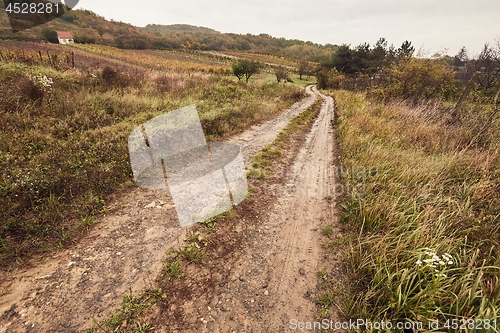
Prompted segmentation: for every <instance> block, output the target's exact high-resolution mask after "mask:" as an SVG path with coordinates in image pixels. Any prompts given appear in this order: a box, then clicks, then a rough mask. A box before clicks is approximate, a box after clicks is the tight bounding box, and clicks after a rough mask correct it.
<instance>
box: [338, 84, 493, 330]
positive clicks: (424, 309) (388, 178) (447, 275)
mask: <svg viewBox="0 0 500 333" xmlns="http://www.w3.org/2000/svg"><path fill="white" fill-rule="evenodd" d="M334 96H335V99H336V102H337V115H338V118H337V119H336V124H335V126H336V128H337V135H338V144H339V147H340V150H341V156H340V163H341V166H339V170H340V172H338V174H339V177H340V181H341V184H342V185H343V187H342V188H344V189H347V190H346V191H344V195H343V197H342V200H341V203H340V206H341V208H340V209H341V214H342V223H343V226H344V228H345V229H346V231H347V235H348V236H346V239H344V243H345V244H347V246H346V250H345V253H344V261H345V264H346V269H347V272H348V274H349V277H350V279H351V281H352V284H351V285H350V287H349V288H348V289H349V290H348V291H347V296H348V297H345V298H344V299H345V300H347V301H348V303H347V304H345V306H344V307H343V310H344V314H345V316H346V318H363V319H367V320H371V321H381V320H385V321H393V322H395V321H397V320H401V321H421V322H423V323H424V327H423V330H426V329H428V326H427V322H431V321H435V320H438V321H439V324H440V330H441V331H453V328H454V326H453V325H456V324H458V325H459V326H460V327H459V328H464V327H466V328H467V329H469V331H473V330H474V329H477V330H476V331H491V332H493V331H496V332H498V331H499V330H500V322H499V321H498V319H497V318H499V317H500V281H499V278H500V258H499V250H500V248H499V241H500V233H499V227H500V131H499V129H500V122H499V121H498V118H497V119H496V121H494V122H491V124H492V125H491V126H490V127H489V128H484V126H481V119H489V118H490V116H491V115H494V110H492V109H491V108H488V107H486V106H480V105H470V106H468V107H467V108H464V111H462V114H461V115H460V116H459V118H458V119H450V118H449V117H448V112H447V109H446V108H445V107H444V106H443V105H440V104H432V105H426V106H420V107H413V108H410V107H408V106H406V105H404V104H402V103H397V102H393V103H391V104H384V105H382V104H377V103H375V102H371V101H368V100H367V99H366V98H365V97H364V95H362V94H356V93H351V92H346V91H337V92H335V93H334ZM349 300H350V301H349ZM453 319H457V320H458V321H455V322H453V321H452V320H453ZM473 320H475V322H473ZM494 320H496V329H494V328H493V326H494V322H493V321H494ZM464 324H465V326H463V325H464ZM467 325H469V326H467ZM446 326H448V327H446ZM481 327H482V328H483V330H479V328H481ZM455 328H456V327H455Z"/></svg>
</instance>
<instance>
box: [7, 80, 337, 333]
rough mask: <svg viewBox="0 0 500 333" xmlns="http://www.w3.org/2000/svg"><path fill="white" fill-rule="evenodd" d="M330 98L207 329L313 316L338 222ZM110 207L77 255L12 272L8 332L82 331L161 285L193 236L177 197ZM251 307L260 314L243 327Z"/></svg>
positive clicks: (144, 196) (250, 143)
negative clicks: (325, 247) (324, 257)
mask: <svg viewBox="0 0 500 333" xmlns="http://www.w3.org/2000/svg"><path fill="white" fill-rule="evenodd" d="M310 89H311V88H310V87H309V88H308V91H309V93H310V96H309V97H306V98H305V99H304V100H302V101H301V102H298V103H296V104H295V105H294V106H292V107H291V108H290V109H288V110H286V111H285V112H284V113H283V114H282V115H280V116H279V117H278V118H275V119H273V120H271V121H269V122H267V123H265V124H263V125H261V126H255V127H254V128H252V129H250V130H249V131H247V132H245V133H243V134H242V135H239V136H238V137H235V138H234V140H232V141H234V142H236V143H238V144H240V145H241V146H242V150H243V155H244V158H245V160H246V161H248V160H249V158H250V157H251V155H252V154H254V153H256V152H258V151H259V150H260V149H261V148H262V147H263V146H265V145H267V144H269V143H270V142H272V141H273V140H274V138H275V137H276V135H277V134H278V133H279V132H280V131H281V130H282V129H283V128H284V127H285V126H286V124H287V123H288V122H289V121H290V120H291V119H292V118H293V117H295V116H296V115H298V114H299V113H300V112H302V111H303V110H304V109H305V108H307V107H308V106H309V105H311V104H312V103H313V101H314V99H315V95H314V94H313V93H312V92H311V91H310ZM325 100H326V102H325V105H324V107H323V109H322V111H321V114H320V116H319V118H318V120H317V121H316V123H315V125H314V127H313V130H312V132H311V134H310V135H309V137H308V139H307V143H306V146H305V147H304V148H303V149H302V151H301V153H300V154H299V158H298V159H297V161H296V162H295V164H294V166H293V169H291V170H290V172H289V173H287V174H291V175H292V174H293V175H294V176H292V177H290V178H289V179H288V183H287V184H282V186H281V188H280V186H279V185H277V187H276V189H277V190H279V191H282V193H281V192H280V193H281V194H280V195H279V199H278V201H277V202H276V204H274V205H273V206H272V207H269V211H268V214H266V216H265V217H263V219H262V221H261V222H262V225H261V226H259V228H258V229H256V230H255V231H256V232H257V234H258V237H253V238H252V237H250V238H246V239H245V240H244V243H245V244H246V245H247V246H250V245H252V244H250V242H254V243H255V244H253V245H254V246H252V251H248V252H245V253H246V254H245V255H244V256H243V257H241V258H234V260H237V261H236V262H237V264H236V266H235V269H233V270H232V271H231V269H229V271H228V272H230V274H228V275H227V277H228V278H229V280H231V278H236V277H237V279H236V283H227V284H224V283H221V284H220V285H221V286H223V287H220V288H218V289H217V294H214V295H213V296H212V295H206V297H209V298H210V302H211V303H213V308H214V309H213V310H217V309H218V310H220V311H221V315H220V316H219V317H218V319H217V321H215V319H214V320H212V321H210V322H208V321H207V320H205V319H203V320H200V322H201V323H203V324H205V323H204V322H206V324H207V325H206V326H205V325H203V327H206V329H208V330H211V331H216V330H217V331H221V332H231V331H232V330H233V327H234V328H235V329H236V326H238V325H239V326H238V327H239V328H238V330H240V329H241V328H242V327H243V328H245V327H246V328H247V329H249V328H250V327H253V328H252V329H251V330H248V332H260V331H261V330H260V329H259V327H263V328H262V332H275V331H276V332H277V331H282V329H281V328H282V327H285V326H284V325H286V322H287V321H288V320H290V319H291V318H295V317H296V318H297V319H299V320H306V319H307V320H312V319H314V318H313V310H314V304H313V302H311V300H312V299H313V296H312V295H313V294H314V292H315V290H316V285H315V284H316V283H317V279H316V271H317V269H318V266H319V265H320V259H319V253H320V244H321V239H320V233H319V229H318V228H319V227H320V225H326V224H331V223H325V221H326V220H332V221H330V222H333V212H332V207H333V204H332V203H327V202H326V201H325V200H323V198H324V196H325V195H327V194H329V192H330V189H331V187H332V186H333V184H332V182H333V174H331V170H330V169H329V168H330V166H331V164H329V162H331V161H332V158H333V157H332V156H333V155H332V154H333V134H332V127H331V123H330V122H331V120H332V119H333V100H332V99H331V98H325ZM118 196H119V197H118ZM110 202H111V204H110V206H109V207H108V208H109V212H108V213H107V215H106V216H104V217H103V218H102V219H101V221H100V222H99V223H98V224H97V225H96V226H95V227H93V228H92V230H91V231H90V232H89V235H88V236H87V237H85V238H84V239H83V240H82V241H81V242H79V243H78V244H76V245H75V246H74V247H73V248H72V249H71V250H67V251H64V252H59V253H56V254H55V255H54V256H53V257H51V258H47V259H46V260H45V261H44V262H43V263H41V264H38V265H37V266H36V267H33V268H21V269H19V270H17V271H15V272H11V273H8V274H4V275H5V276H3V277H2V281H1V282H0V295H2V296H1V298H0V333H1V332H24V331H26V332H81V331H84V330H85V329H86V328H89V327H90V326H91V325H92V318H102V317H106V316H108V315H109V314H111V313H112V311H113V309H114V308H116V307H117V306H119V304H120V302H121V299H122V296H123V294H124V293H126V292H130V291H132V292H138V291H141V290H144V289H147V288H151V287H152V286H153V283H154V281H153V280H154V278H155V277H156V274H157V272H158V271H160V269H161V266H162V262H161V258H162V257H164V255H165V251H166V249H168V248H170V247H177V246H178V245H180V244H181V243H182V240H183V239H184V237H185V235H186V232H187V230H182V229H181V228H179V227H178V226H177V224H178V223H177V218H176V213H175V209H174V207H173V206H172V200H171V198H170V197H169V195H168V193H167V192H162V191H144V190H141V189H129V190H126V191H122V192H121V193H119V194H118V195H117V197H115V198H114V199H113V200H111V201H110ZM250 204H251V203H250ZM236 231H237V232H238V230H236ZM250 234H252V233H249V235H250ZM237 245H238V246H242V244H237ZM264 286H265V288H263V287H264ZM214 290H215V289H214ZM257 290H258V291H259V292H260V293H257V292H256V291H257ZM249 295H251V296H249ZM254 295H255V296H254ZM304 296H306V298H309V300H307V299H306V298H304ZM215 298H216V299H215ZM195 301H196V300H195ZM214 301H217V302H214ZM198 305H199V306H198ZM201 306H203V307H206V304H193V305H192V308H193V309H194V308H197V309H199V308H201ZM222 306H223V309H222V308H221V307H222ZM249 307H250V308H253V307H256V308H258V309H260V310H257V311H254V312H252V313H253V314H252V316H248V317H243V319H241V318H240V319H239V320H238V318H239V317H237V316H238V315H239V314H242V315H244V314H245V313H246V312H245V311H246V310H245V309H248V308H249ZM186 308H189V306H186ZM183 313H184V314H186V313H189V311H183ZM235 316H236V317H235ZM195 317H196V316H193V317H192V318H193V319H195V320H198V319H199V318H195ZM207 318H208V317H207ZM240 326H241V327H240ZM264 327H266V328H265V329H264ZM219 328H220V330H219ZM164 331H165V332H170V331H171V330H170V329H166V330H165V329H164ZM179 331H184V330H182V329H180V330H179ZM194 331H198V330H194Z"/></svg>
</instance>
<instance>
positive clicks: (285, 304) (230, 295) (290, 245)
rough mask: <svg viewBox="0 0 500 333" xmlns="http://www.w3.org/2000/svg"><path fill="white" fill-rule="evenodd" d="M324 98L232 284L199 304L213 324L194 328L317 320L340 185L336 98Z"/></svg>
mask: <svg viewBox="0 0 500 333" xmlns="http://www.w3.org/2000/svg"><path fill="white" fill-rule="evenodd" d="M322 97H323V98H324V104H323V107H322V109H321V112H320V114H319V116H318V118H317V119H316V121H315V123H314V125H313V128H312V130H311V132H310V133H309V135H308V137H307V139H306V142H305V145H304V146H303V147H302V149H301V150H300V152H299V155H298V157H297V158H296V160H295V163H293V165H292V166H291V167H292V169H291V172H290V173H289V176H288V177H287V178H288V182H287V183H285V184H282V187H281V188H279V189H277V191H278V192H279V195H278V200H277V202H276V203H275V204H274V205H273V207H272V208H271V209H270V210H269V212H267V213H264V214H263V216H259V217H258V218H259V219H260V223H259V224H258V225H257V226H256V228H258V230H256V233H255V234H256V236H255V237H252V236H249V238H250V241H249V242H248V243H249V244H247V245H246V246H247V247H248V249H247V250H246V251H244V252H245V254H244V255H243V256H241V257H240V258H239V259H238V260H237V261H236V262H235V263H233V264H232V267H230V268H229V269H230V271H231V273H230V277H229V279H228V280H229V281H230V282H229V283H227V284H224V285H223V287H222V288H218V289H217V292H216V293H214V295H211V296H210V298H211V299H212V300H211V301H210V303H209V305H208V307H206V308H202V309H198V312H197V315H198V316H199V317H201V318H197V319H199V320H202V321H207V326H206V329H205V327H201V328H198V330H196V329H193V330H192V332H196V331H200V332H201V331H205V332H256V333H257V332H263V333H264V332H265V333H272V332H288V331H290V329H291V328H293V324H294V323H296V322H297V323H298V322H313V321H315V320H316V319H317V318H316V313H317V312H316V304H315V299H316V297H317V293H318V283H319V281H318V277H317V276H318V270H320V269H323V268H324V267H327V266H331V261H329V263H328V262H327V261H326V260H324V258H323V253H324V252H323V251H324V250H322V249H321V244H322V243H323V242H324V241H325V239H324V236H322V234H321V230H322V228H324V227H325V226H327V225H335V219H336V216H335V214H334V202H333V200H328V199H330V197H329V195H330V194H332V193H333V186H334V177H333V176H334V172H333V171H334V170H333V165H332V161H333V157H334V156H333V154H334V150H335V147H334V135H333V128H332V120H333V117H334V102H333V99H332V98H331V97H325V96H322ZM325 197H327V199H326V198H325ZM248 232H250V231H248ZM233 267H234V268H233ZM329 269H330V267H329ZM198 304H199V303H198ZM192 316H195V315H194V314H192ZM333 317H335V314H334V315H333ZM181 331H182V330H179V332H181Z"/></svg>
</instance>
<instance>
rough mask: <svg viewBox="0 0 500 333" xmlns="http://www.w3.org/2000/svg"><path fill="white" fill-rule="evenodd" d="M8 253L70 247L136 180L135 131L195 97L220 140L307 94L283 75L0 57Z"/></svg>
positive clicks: (0, 250) (3, 237)
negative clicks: (249, 77) (72, 66)
mask: <svg viewBox="0 0 500 333" xmlns="http://www.w3.org/2000/svg"><path fill="white" fill-rule="evenodd" d="M0 96H1V97H0V128H1V131H0V170H1V173H0V198H1V201H0V263H1V266H2V267H3V268H6V267H9V265H10V264H11V263H13V262H17V263H18V264H23V263H26V262H27V261H29V260H30V258H31V257H32V255H33V254H35V253H40V252H44V251H46V250H49V249H52V248H54V247H59V248H62V247H65V246H66V245H67V244H69V243H71V242H72V241H73V240H74V239H75V238H77V237H78V236H79V235H81V234H82V232H84V231H85V230H86V229H87V228H88V227H89V226H90V225H91V224H92V223H93V221H94V218H95V216H96V215H98V214H99V213H101V212H104V211H105V210H106V202H105V200H106V197H107V195H108V194H110V193H111V192H113V191H115V190H116V189H117V188H119V187H122V186H126V185H127V184H128V185H130V184H131V182H132V174H131V167H130V165H129V156H128V150H127V138H128V135H129V133H130V132H131V131H132V130H133V129H134V128H135V127H136V126H138V125H140V124H141V123H143V122H145V121H147V120H149V119H151V118H153V117H155V116H158V115H160V114H162V113H164V112H168V111H170V110H174V109H176V108H179V107H182V106H186V105H190V104H196V105H197V107H198V110H199V112H200V118H201V122H202V126H203V128H204V130H205V133H206V134H207V137H208V138H209V139H211V140H219V139H221V138H224V137H227V136H230V135H232V134H235V133H238V132H241V131H243V130H244V129H245V128H246V127H248V126H250V125H251V124H255V123H258V122H261V121H264V120H266V119H269V118H271V117H274V116H275V115H276V114H277V113H279V112H280V111H281V110H283V109H284V108H286V107H288V106H289V105H291V104H292V103H294V102H295V101H296V100H297V99H298V98H300V97H301V96H302V93H301V92H299V89H298V88H295V87H292V86H288V87H285V86H283V85H277V84H248V85H245V84H238V83H237V82H236V81H235V80H233V79H232V78H228V77H224V76H218V75H213V74H207V73H202V72H190V73H188V74H180V73H176V72H172V71H163V72H162V73H158V72H155V71H147V70H141V69H137V68H133V67H130V66H122V67H106V68H102V69H96V68H87V69H78V70H69V71H62V70H57V69H54V68H51V67H45V66H39V65H28V64H20V63H4V62H0Z"/></svg>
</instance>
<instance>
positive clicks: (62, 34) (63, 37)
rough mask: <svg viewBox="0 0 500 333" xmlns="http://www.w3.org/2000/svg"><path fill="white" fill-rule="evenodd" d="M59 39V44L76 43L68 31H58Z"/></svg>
mask: <svg viewBox="0 0 500 333" xmlns="http://www.w3.org/2000/svg"><path fill="white" fill-rule="evenodd" d="M57 39H58V40H59V44H73V43H74V42H75V40H74V39H73V35H72V34H71V32H67V31H58V32H57Z"/></svg>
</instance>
